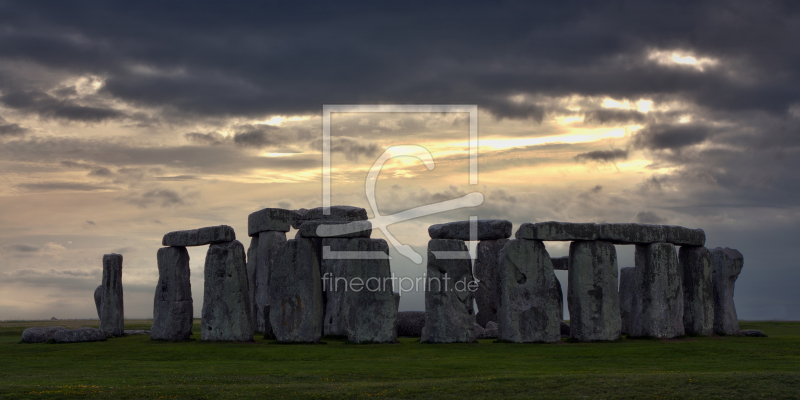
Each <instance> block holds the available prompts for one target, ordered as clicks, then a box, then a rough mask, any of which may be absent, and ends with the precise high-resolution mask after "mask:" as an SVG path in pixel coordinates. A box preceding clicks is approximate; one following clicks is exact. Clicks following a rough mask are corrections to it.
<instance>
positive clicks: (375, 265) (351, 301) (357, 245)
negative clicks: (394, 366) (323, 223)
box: [342, 238, 399, 343]
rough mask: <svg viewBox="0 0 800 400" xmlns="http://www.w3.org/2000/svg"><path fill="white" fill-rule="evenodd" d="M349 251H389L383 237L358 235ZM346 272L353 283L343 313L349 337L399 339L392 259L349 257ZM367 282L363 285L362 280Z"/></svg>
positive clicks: (357, 339) (377, 340) (370, 340)
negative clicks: (374, 237)
mask: <svg viewBox="0 0 800 400" xmlns="http://www.w3.org/2000/svg"><path fill="white" fill-rule="evenodd" d="M347 242H348V243H347V250H348V251H358V252H367V251H371V252H374V251H380V252H383V253H386V255H387V256H388V255H389V245H388V244H387V243H386V241H385V240H383V239H366V238H354V239H351V240H348V241H347ZM344 261H346V263H345V265H346V267H345V274H346V275H345V276H346V278H347V282H349V283H350V287H349V288H348V290H346V291H345V292H344V299H343V300H344V301H343V302H342V316H343V317H344V318H343V319H344V325H345V330H346V331H347V339H348V340H350V341H351V342H354V343H394V342H396V341H397V331H396V322H397V306H398V305H399V302H398V300H399V299H396V298H395V293H394V291H393V287H392V280H391V275H392V272H391V269H390V268H389V260H388V259H364V260H359V259H349V260H344ZM362 282H363V284H364V285H363V287H360V286H359V285H358V284H359V283H362Z"/></svg>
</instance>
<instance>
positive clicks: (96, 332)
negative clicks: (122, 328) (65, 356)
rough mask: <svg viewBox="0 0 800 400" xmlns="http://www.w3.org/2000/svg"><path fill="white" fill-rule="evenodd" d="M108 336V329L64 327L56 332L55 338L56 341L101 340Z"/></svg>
mask: <svg viewBox="0 0 800 400" xmlns="http://www.w3.org/2000/svg"><path fill="white" fill-rule="evenodd" d="M123 333H124V332H123ZM120 335H121V334H120ZM120 335H114V336H120ZM107 336H108V335H107V332H106V331H104V330H102V329H96V328H78V329H63V330H59V331H56V332H55V334H54V335H53V340H55V342H56V343H78V342H99V341H101V340H106V337H107Z"/></svg>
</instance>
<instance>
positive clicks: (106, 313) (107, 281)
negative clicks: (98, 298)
mask: <svg viewBox="0 0 800 400" xmlns="http://www.w3.org/2000/svg"><path fill="white" fill-rule="evenodd" d="M100 329H101V330H104V331H106V332H109V333H111V334H112V335H114V336H122V335H124V334H125V307H124V305H123V302H122V254H106V255H104V256H103V308H102V314H101V315H100Z"/></svg>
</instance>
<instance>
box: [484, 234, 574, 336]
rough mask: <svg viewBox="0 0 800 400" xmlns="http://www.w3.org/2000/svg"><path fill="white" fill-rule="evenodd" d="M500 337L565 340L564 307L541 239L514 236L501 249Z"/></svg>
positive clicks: (498, 317) (551, 265) (498, 315)
mask: <svg viewBox="0 0 800 400" xmlns="http://www.w3.org/2000/svg"><path fill="white" fill-rule="evenodd" d="M499 266H500V284H499V285H498V286H499V288H500V290H499V295H500V308H499V310H498V313H497V319H498V339H500V340H504V341H509V342H516V343H527V342H557V341H559V340H561V319H562V317H563V309H562V307H563V306H562V307H559V303H558V299H557V298H556V296H555V295H554V293H555V292H556V276H555V273H554V272H553V264H552V263H551V262H550V255H549V254H548V253H547V250H545V248H544V243H542V242H541V241H540V240H525V239H514V240H510V241H509V242H508V244H506V246H505V247H504V248H503V250H502V251H501V252H500V265H499Z"/></svg>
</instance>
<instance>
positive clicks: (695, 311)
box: [678, 246, 714, 336]
mask: <svg viewBox="0 0 800 400" xmlns="http://www.w3.org/2000/svg"><path fill="white" fill-rule="evenodd" d="M678 267H679V269H680V271H681V272H680V273H681V277H682V282H681V284H682V285H683V330H684V332H685V333H686V334H687V335H705V336H708V335H710V334H712V333H713V332H714V296H713V291H714V289H713V285H712V275H713V270H714V268H713V267H712V265H711V253H710V252H709V251H708V249H707V248H705V247H702V246H682V247H681V250H680V252H679V253H678Z"/></svg>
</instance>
